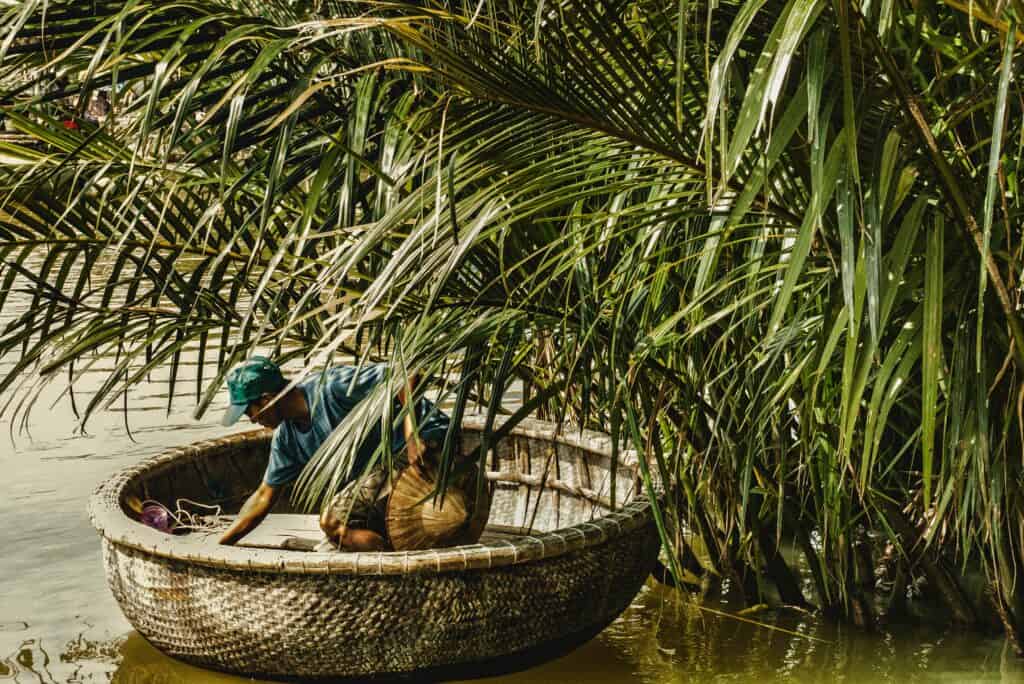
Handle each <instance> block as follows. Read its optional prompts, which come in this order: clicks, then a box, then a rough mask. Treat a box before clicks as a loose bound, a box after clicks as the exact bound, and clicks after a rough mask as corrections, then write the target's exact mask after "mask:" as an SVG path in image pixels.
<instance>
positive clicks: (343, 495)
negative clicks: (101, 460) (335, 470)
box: [220, 356, 449, 551]
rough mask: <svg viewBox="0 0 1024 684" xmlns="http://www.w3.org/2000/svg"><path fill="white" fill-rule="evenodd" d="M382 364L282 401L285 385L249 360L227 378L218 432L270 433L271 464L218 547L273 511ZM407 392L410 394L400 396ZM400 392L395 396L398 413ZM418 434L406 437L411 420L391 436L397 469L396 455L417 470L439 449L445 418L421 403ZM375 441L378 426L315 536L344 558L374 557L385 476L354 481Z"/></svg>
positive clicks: (308, 385)
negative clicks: (254, 429)
mask: <svg viewBox="0 0 1024 684" xmlns="http://www.w3.org/2000/svg"><path fill="white" fill-rule="evenodd" d="M385 372H386V366H384V365H383V364H378V365H370V366H364V367H362V368H355V367H351V366H342V367H337V368H331V369H329V370H326V371H323V372H322V373H314V374H313V375H310V376H309V377H307V378H305V379H303V380H302V381H301V382H299V383H298V384H296V385H295V386H294V387H292V388H291V389H289V390H288V391H287V392H285V393H284V394H283V395H281V396H278V395H279V394H280V393H281V391H282V390H284V388H285V387H287V386H288V384H289V382H288V381H287V380H285V378H284V376H283V375H282V374H281V370H280V369H279V368H278V367H277V365H276V364H274V363H273V362H272V361H270V360H269V359H267V358H264V357H262V356H254V357H252V358H251V359H249V360H248V361H246V362H244V363H242V364H241V365H239V366H238V367H236V368H235V369H233V370H232V371H231V372H230V373H229V374H228V380H227V383H228V394H229V396H230V402H231V403H230V406H229V407H228V409H227V412H226V413H225V414H224V420H223V421H222V423H223V424H224V425H232V424H234V423H235V422H236V421H237V420H238V419H239V418H241V416H242V414H243V413H244V414H246V415H247V416H249V420H251V421H252V422H254V423H259V424H260V425H262V426H264V427H268V428H272V429H273V430H274V437H273V439H272V440H271V443H270V462H269V463H268V465H267V470H266V472H265V473H264V475H263V482H262V484H260V486H259V488H258V489H257V490H256V491H255V492H253V494H252V495H251V496H250V497H249V499H248V500H247V501H246V502H245V504H244V505H243V506H242V509H241V510H240V511H239V513H238V516H237V518H236V519H235V521H234V522H233V523H232V525H231V527H229V528H228V529H227V531H225V532H224V534H223V535H222V536H221V539H220V543H221V544H234V543H235V542H237V541H238V540H240V539H241V538H242V537H244V536H245V535H246V534H248V533H249V532H251V531H252V530H253V529H254V528H255V527H256V526H257V525H259V524H260V522H262V521H263V519H264V518H265V517H266V516H267V514H268V513H269V512H270V511H271V509H272V508H273V507H274V504H275V502H276V501H277V499H278V497H279V496H280V494H281V491H282V489H283V488H284V487H285V485H288V484H290V483H291V482H294V481H295V480H296V479H297V478H298V476H299V474H300V473H301V472H302V469H303V468H304V467H305V465H306V464H307V463H308V462H309V460H310V459H311V458H312V457H313V454H314V453H316V450H317V449H318V448H319V447H320V445H321V444H323V442H324V440H326V439H327V437H328V436H329V435H330V434H331V432H332V431H333V430H334V428H335V427H337V426H338V425H339V424H340V423H341V422H342V420H344V418H345V416H346V415H348V413H349V412H350V411H351V410H352V409H353V408H355V406H356V405H357V404H358V403H359V402H360V401H361V400H362V399H363V398H364V397H366V396H367V394H369V392H370V391H371V390H372V389H373V387H374V386H375V385H377V384H378V383H380V382H381V381H382V380H383V379H384V375H385ZM407 389H411V388H407ZM405 394H406V392H405V391H403V392H400V393H399V401H400V403H401V404H402V405H403V406H404V405H405ZM416 418H417V421H416V422H417V425H418V426H419V428H420V429H419V434H418V435H417V434H416V433H415V432H414V431H413V422H412V417H411V416H410V415H406V417H405V419H404V421H403V425H402V429H401V430H396V431H395V432H394V434H393V435H392V441H391V444H392V447H393V448H394V453H395V455H396V456H398V460H399V462H401V461H402V460H403V459H402V454H403V452H404V453H405V454H406V455H407V459H405V460H407V461H408V462H409V463H410V464H417V465H418V464H419V463H420V461H421V460H422V458H423V455H424V453H425V452H426V450H427V449H428V448H433V447H436V446H437V445H439V444H441V443H442V442H443V441H444V436H445V433H446V432H447V430H448V423H449V419H448V416H446V415H445V414H443V413H441V412H440V411H439V410H437V408H436V407H434V405H433V404H431V403H430V402H428V401H426V400H425V399H423V400H420V401H419V402H418V403H417V405H416ZM380 441H381V435H380V426H379V425H377V426H376V427H375V428H374V429H373V430H372V431H371V432H370V434H369V435H367V437H366V439H365V440H364V441H363V443H362V444H361V445H360V447H359V450H358V452H357V454H356V458H355V462H354V463H353V464H352V468H351V469H350V471H351V472H352V474H353V475H352V476H353V479H352V480H350V481H349V482H347V483H345V484H344V485H343V487H342V489H341V491H340V492H339V493H338V494H336V495H335V496H334V498H333V499H332V500H331V502H330V503H329V504H328V506H327V508H326V509H325V510H324V512H323V514H322V515H321V516H320V529H322V530H323V532H324V534H325V535H326V536H327V539H328V540H329V541H330V542H331V543H332V544H334V545H337V546H338V547H340V548H342V549H346V550H351V551H369V550H381V549H384V548H385V546H386V541H385V539H384V532H385V530H384V514H385V511H386V500H387V494H388V493H389V490H388V485H389V479H390V478H389V475H390V473H388V472H386V469H385V468H384V467H383V465H378V466H377V467H376V468H374V469H373V470H372V471H370V473H368V474H367V476H366V477H365V478H362V479H360V478H359V476H360V475H361V474H362V473H363V471H364V470H365V469H366V466H367V464H368V463H369V461H370V458H371V457H372V456H373V453H374V451H375V450H376V449H377V447H378V445H379V444H380Z"/></svg>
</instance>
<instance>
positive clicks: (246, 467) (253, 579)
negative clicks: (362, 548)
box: [89, 416, 659, 678]
mask: <svg viewBox="0 0 1024 684" xmlns="http://www.w3.org/2000/svg"><path fill="white" fill-rule="evenodd" d="M499 424H500V421H499ZM483 425H484V420H483V418H482V417H479V416H469V417H467V418H466V419H465V420H464V422H463V439H462V443H463V447H462V448H463V449H464V450H466V451H468V450H471V449H473V448H475V447H476V446H477V445H478V444H479V440H480V433H481V431H482V430H483ZM566 433H567V434H558V433H557V431H556V428H555V426H554V425H552V424H550V423H545V422H541V421H537V420H526V421H524V422H523V423H521V424H520V425H518V426H517V427H516V428H515V430H513V431H512V432H511V434H510V435H509V436H508V437H506V438H505V439H504V440H502V442H501V443H500V444H499V445H498V446H497V449H496V450H495V451H496V453H493V454H491V458H490V466H491V470H490V471H489V472H488V473H487V477H488V480H490V481H491V482H492V483H493V484H494V495H493V503H492V507H491V516H490V521H489V524H488V530H489V532H490V538H491V541H485V542H484V543H480V544H474V545H471V546H459V547H455V548H450V549H442V550H436V551H435V550H430V551H415V552H383V553H378V552H363V553H310V552H300V551H284V550H281V551H277V550H258V549H246V548H241V547H224V546H218V545H216V543H215V542H214V541H213V540H212V539H211V538H210V537H205V536H204V535H187V536H173V535H169V534H164V533H161V532H159V531H157V530H154V529H151V528H149V527H146V526H144V525H142V524H141V523H138V522H136V521H134V520H133V519H132V518H131V517H130V516H129V509H128V508H127V505H126V503H125V502H126V501H127V500H129V499H130V498H131V497H138V498H140V499H156V500H158V501H161V502H164V503H166V504H168V505H172V506H173V502H174V501H175V500H176V499H177V498H178V497H188V498H192V499H195V500H200V501H211V500H219V501H222V502H224V503H225V505H226V506H228V508H229V510H230V507H231V506H232V505H234V507H235V509H237V506H238V505H239V504H240V503H241V501H243V500H244V498H245V496H246V494H247V493H248V492H249V491H252V490H253V489H254V488H255V487H256V486H257V484H258V483H259V480H260V477H261V475H262V473H263V468H264V467H265V465H266V461H267V450H268V446H269V438H270V432H269V431H255V432H248V433H243V434H238V435H234V436H231V437H226V438H223V439H217V440H211V441H206V442H200V443H198V444H195V445H192V446H188V447H184V448H179V449H174V450H170V451H167V452H165V453H163V454H160V455H158V456H156V457H154V458H152V459H150V460H147V461H145V462H143V463H140V464H139V465H137V466H133V467H131V468H127V469H125V470H122V471H121V472H119V473H117V474H116V475H114V476H113V477H112V478H110V479H109V480H107V481H106V482H104V483H102V484H101V485H100V486H99V488H98V489H97V490H96V493H95V494H94V495H93V497H92V499H91V500H90V505H89V509H90V516H91V518H92V522H93V525H94V526H95V527H96V529H97V530H98V531H99V533H100V535H101V536H102V541H103V559H104V563H105V565H106V572H107V580H108V582H109V584H110V587H111V589H112V591H113V593H114V596H115V598H116V599H117V601H118V603H119V604H120V605H121V609H122V610H123V611H124V614H125V616H126V617H127V618H128V620H129V621H130V622H131V623H132V625H133V626H134V627H135V629H136V630H138V631H139V632H140V633H141V634H142V635H143V636H144V637H146V639H148V640H149V641H150V642H152V643H153V644H154V645H155V646H156V647H157V648H159V649H160V650H162V651H164V652H165V653H167V654H169V655H171V656H174V657H176V658H180V659H182V660H185V661H188V662H191V663H195V664H198V665H202V666H205V667H210V668H214V669H218V670H224V671H229V672H235V673H241V674H247V675H255V676H261V677H271V678H296V677H301V678H325V677H358V678H366V677H381V676H384V677H395V676H398V677H403V676H415V677H417V678H419V677H421V676H431V677H443V676H470V675H481V674H493V673H495V672H500V671H505V670H510V669H518V668H521V667H524V666H527V665H529V664H532V663H534V662H537V661H539V660H542V659H544V658H547V657H551V656H552V655H556V654H558V653H561V652H564V651H565V650H567V649H568V648H572V647H574V646H576V645H578V644H579V643H582V641H585V640H586V639H588V638H590V637H591V636H593V635H594V634H596V633H597V632H599V631H600V630H601V629H603V628H604V627H605V626H606V625H607V624H608V623H610V622H611V621H612V620H614V619H615V617H616V616H618V615H619V613H621V612H622V610H624V609H625V608H626V606H628V605H629V603H630V601H631V600H632V599H633V597H634V596H635V595H636V593H637V591H639V589H640V586H641V585H642V584H643V582H644V580H645V579H646V577H647V575H648V574H649V573H650V571H651V569H652V567H653V565H654V561H655V559H656V557H657V553H658V546H659V540H658V534H657V530H656V529H655V526H654V523H653V521H652V516H651V510H650V504H649V503H648V501H647V500H646V498H644V497H643V496H634V495H635V494H636V485H637V473H636V459H635V456H634V455H633V454H632V453H631V452H628V451H627V452H623V454H622V455H621V458H620V460H619V467H618V468H617V470H616V472H615V473H612V472H611V459H610V453H611V442H610V439H609V438H608V437H607V436H606V435H602V434H600V433H594V432H590V431H583V432H582V434H581V433H580V431H578V430H568V429H567V430H566ZM613 478H614V487H613V484H612V482H613ZM613 492H614V496H615V505H614V506H613V505H612V501H611V496H612V493H613ZM282 499H285V500H286V499H287V497H282ZM285 505H287V502H286V501H285ZM278 512H288V511H287V508H283V509H279V510H278ZM498 537H501V538H498ZM486 539H487V537H485V540H486Z"/></svg>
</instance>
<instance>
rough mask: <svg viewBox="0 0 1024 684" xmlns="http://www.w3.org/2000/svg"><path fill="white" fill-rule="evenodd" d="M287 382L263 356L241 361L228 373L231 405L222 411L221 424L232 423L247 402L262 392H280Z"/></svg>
mask: <svg viewBox="0 0 1024 684" xmlns="http://www.w3.org/2000/svg"><path fill="white" fill-rule="evenodd" d="M287 384H288V382H287V381H286V380H285V379H284V376H283V375H281V369H280V368H278V367H277V364H276V363H274V362H273V361H271V360H270V359H268V358H266V357H265V356H253V357H252V358H250V359H249V360H247V361H243V362H242V363H240V364H239V365H237V366H235V367H234V368H232V369H231V372H230V373H228V397H229V398H230V401H231V405H230V406H228V410H227V411H226V412H225V413H224V418H223V420H221V425H224V426H228V425H234V424H235V423H236V422H237V421H238V419H239V418H241V417H242V414H243V413H245V409H247V408H248V407H249V404H251V403H252V402H254V401H256V400H257V399H259V398H260V397H262V396H263V395H264V394H275V393H277V392H280V391H281V390H282V389H284V387H285V385H287Z"/></svg>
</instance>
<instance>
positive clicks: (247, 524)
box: [220, 482, 281, 545]
mask: <svg viewBox="0 0 1024 684" xmlns="http://www.w3.org/2000/svg"><path fill="white" fill-rule="evenodd" d="M280 493H281V489H280V488H279V487H271V486H270V485H268V484H267V483H265V482H264V483H262V484H260V486H259V489H257V490H256V491H255V492H253V493H252V495H251V496H250V497H249V498H248V500H246V502H245V505H243V506H242V510H240V511H239V512H238V516H237V517H236V518H235V522H233V523H232V524H231V527H229V528H228V529H227V530H226V531H225V532H224V534H223V535H221V538H220V543H221V544H227V545H232V544H234V543H235V542H237V541H238V540H239V539H241V538H242V537H244V536H245V535H247V534H249V533H250V532H252V530H253V529H254V528H255V527H256V526H257V525H259V524H260V523H261V522H263V519H264V518H265V517H267V513H270V509H272V508H273V507H274V503H275V502H276V501H277V497H278V496H279V495H280Z"/></svg>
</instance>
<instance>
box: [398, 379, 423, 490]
mask: <svg viewBox="0 0 1024 684" xmlns="http://www.w3.org/2000/svg"><path fill="white" fill-rule="evenodd" d="M419 382H420V374H419V373H415V374H413V375H412V376H411V377H410V378H409V379H408V381H407V382H406V385H405V387H403V388H402V389H400V390H399V391H398V401H399V402H401V404H402V406H404V407H405V408H406V412H405V418H404V420H402V432H403V433H404V435H405V452H406V459H407V460H408V461H409V465H411V466H412V467H414V468H417V469H418V470H419V471H420V472H423V454H424V452H425V451H426V446H425V445H424V444H423V440H422V439H420V436H419V434H417V432H416V430H415V429H414V427H413V420H412V414H413V411H415V410H416V408H415V406H413V405H411V402H410V401H409V400H410V398H412V397H413V393H414V392H415V391H416V386H417V385H418V384H419Z"/></svg>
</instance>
